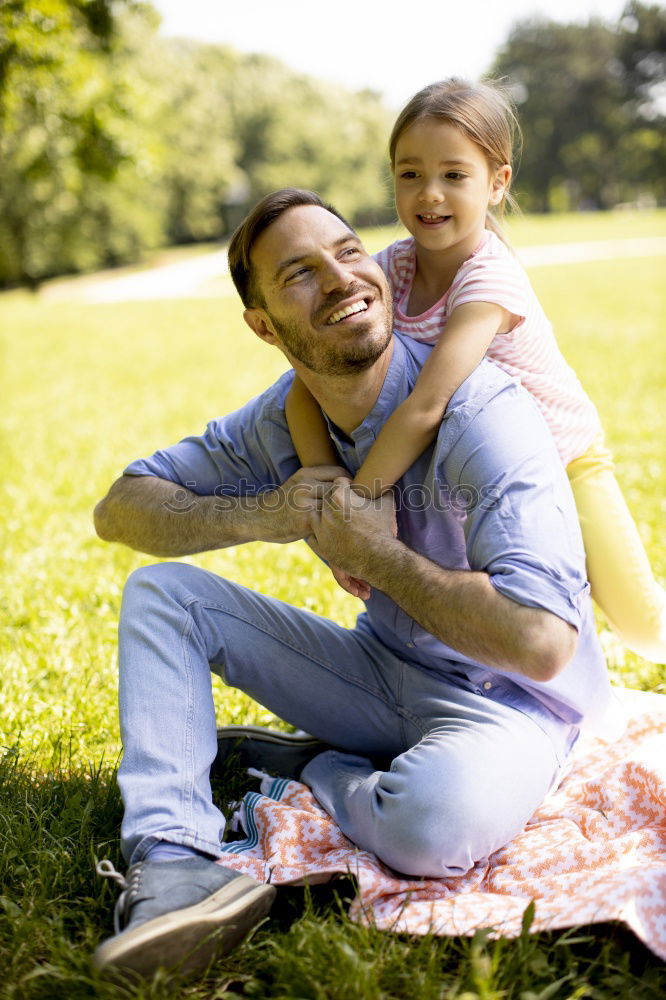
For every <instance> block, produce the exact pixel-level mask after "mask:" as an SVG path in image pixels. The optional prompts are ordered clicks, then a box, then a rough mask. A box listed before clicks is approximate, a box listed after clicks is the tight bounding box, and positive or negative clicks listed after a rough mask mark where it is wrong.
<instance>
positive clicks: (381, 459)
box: [329, 302, 518, 497]
mask: <svg viewBox="0 0 666 1000" xmlns="http://www.w3.org/2000/svg"><path fill="white" fill-rule="evenodd" d="M517 322H518V317H517V316H514V315H513V314H512V313H510V312H508V311H507V310H506V309H503V308H502V307H501V306H498V305H495V303H493V302H469V303H467V304H466V305H462V306H458V308H457V309H454V310H453V312H452V313H451V316H450V317H449V319H448V320H447V323H446V328H445V330H444V332H443V333H442V335H441V337H440V339H439V340H438V341H437V343H436V345H435V347H434V348H433V351H432V354H431V355H430V357H429V358H428V360H427V361H426V363H425V364H424V366H423V368H422V369H421V374H420V375H419V377H418V379H417V382H416V385H415V386H414V388H413V390H412V392H411V394H410V395H409V396H408V397H407V399H406V400H405V401H404V403H401V404H400V406H399V407H398V408H397V410H394V411H393V413H392V414H391V416H390V417H389V419H388V420H387V421H386V423H385V424H384V426H383V427H382V429H381V431H380V433H379V435H378V437H377V440H376V441H375V443H374V445H373V446H372V448H371V449H370V452H369V454H368V455H367V457H366V459H365V462H364V463H363V465H362V466H361V468H360V469H359V471H358V473H357V474H356V478H355V479H354V481H353V483H352V486H353V487H354V488H355V489H357V490H358V492H361V493H365V494H366V495H370V496H373V497H376V496H379V494H381V493H383V492H384V491H385V490H387V489H390V488H391V486H394V485H395V483H396V482H397V481H398V479H400V477H401V476H403V475H404V474H405V472H406V471H407V469H408V468H409V467H410V466H411V465H412V464H413V463H414V462H415V461H416V459H417V458H418V457H419V455H420V454H421V453H422V452H424V451H425V449H426V448H427V447H428V445H429V444H430V443H431V442H432V441H433V440H434V439H435V438H436V437H437V433H438V431H439V426H440V424H441V422H442V417H443V416H444V411H445V410H446V407H447V406H448V404H449V400H450V399H451V396H452V395H453V393H454V392H455V391H456V389H457V388H458V387H459V386H460V385H461V384H462V383H463V382H464V381H465V379H466V378H467V376H468V375H471V373H472V372H473V371H474V369H475V368H476V366H477V365H478V364H479V362H480V361H481V359H482V358H483V356H484V354H485V353H486V351H487V350H488V347H489V345H490V342H491V340H492V339H493V337H494V336H495V335H496V334H497V333H499V332H500V331H501V332H508V331H509V330H511V329H512V328H513V327H514V326H515V324H516V323H517ZM329 464H330V463H329Z"/></svg>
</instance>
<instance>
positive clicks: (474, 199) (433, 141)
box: [393, 118, 511, 263]
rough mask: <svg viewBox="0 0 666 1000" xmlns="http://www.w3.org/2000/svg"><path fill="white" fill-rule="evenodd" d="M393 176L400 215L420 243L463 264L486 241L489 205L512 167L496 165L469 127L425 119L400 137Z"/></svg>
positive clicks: (500, 194) (499, 196)
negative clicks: (463, 128) (470, 134)
mask: <svg viewBox="0 0 666 1000" xmlns="http://www.w3.org/2000/svg"><path fill="white" fill-rule="evenodd" d="M393 176H394V181H395V201H396V207H397V210H398V215H399V216H400V219H401V221H402V223H403V225H404V226H405V227H406V228H407V229H408V230H409V232H410V233H411V234H412V236H413V237H414V239H415V240H416V242H417V244H418V245H419V247H421V248H422V249H424V250H428V251H433V252H445V253H446V256H447V259H448V258H459V263H462V262H463V260H466V259H467V257H469V255H470V254H471V253H473V251H474V250H475V249H476V247H477V246H478V244H479V242H480V240H481V237H482V235H483V230H484V228H485V219H486V210H487V208H488V206H489V205H497V204H498V203H499V202H500V201H501V200H502V197H503V196H504V193H505V191H506V188H507V186H508V183H509V180H510V178H511V167H510V166H509V165H508V164H505V165H504V166H502V167H500V168H499V169H498V170H493V169H491V167H490V165H489V163H488V160H487V159H486V156H485V153H484V152H483V150H482V149H481V147H480V146H477V144H476V143H475V142H473V141H472V140H471V139H470V138H468V136H466V135H465V134H464V133H463V132H461V131H460V130H459V129H457V128H456V127H455V126H453V125H450V124H449V123H448V122H442V121H437V120H436V119H433V118H424V119H422V120H421V121H417V122H415V123H414V125H412V126H411V128H408V129H407V130H406V131H405V132H403V134H402V135H401V136H400V138H399V139H398V143H397V146H396V151H395V167H394V175H393Z"/></svg>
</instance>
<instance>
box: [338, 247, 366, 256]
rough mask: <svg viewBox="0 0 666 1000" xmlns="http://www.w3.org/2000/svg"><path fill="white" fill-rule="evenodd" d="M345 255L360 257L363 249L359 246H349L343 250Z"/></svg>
mask: <svg viewBox="0 0 666 1000" xmlns="http://www.w3.org/2000/svg"><path fill="white" fill-rule="evenodd" d="M342 256H343V257H360V256H361V251H360V250H359V248H358V247H347V249H346V250H343V251H342Z"/></svg>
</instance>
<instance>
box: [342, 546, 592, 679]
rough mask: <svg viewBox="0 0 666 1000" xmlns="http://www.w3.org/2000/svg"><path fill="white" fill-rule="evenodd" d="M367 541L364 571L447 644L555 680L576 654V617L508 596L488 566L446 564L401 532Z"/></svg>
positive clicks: (499, 664) (373, 583)
mask: <svg viewBox="0 0 666 1000" xmlns="http://www.w3.org/2000/svg"><path fill="white" fill-rule="evenodd" d="M368 542H369V544H367V545H366V546H365V549H364V556H363V566H362V567H358V569H359V575H360V576H363V578H364V579H366V580H367V581H368V583H370V585H371V586H373V587H377V588H378V589H379V590H382V591H383V592H384V593H385V594H387V595H388V596H389V597H390V598H392V600H394V601H395V602H396V604H398V605H399V606H400V607H401V608H402V609H403V611H405V612H406V613H407V614H408V615H409V616H410V617H412V618H413V619H414V620H415V621H417V622H418V624H419V625H421V626H422V627H423V628H424V629H425V630H426V631H427V632H430V633H431V634H432V635H434V636H435V637H436V638H438V639H440V640H441V641H442V642H444V643H446V645H447V646H451V647H452V648H453V649H456V650H458V651H459V652H460V653H463V654H464V655H465V656H469V657H470V658H472V659H474V660H478V661H479V662H481V663H487V664H488V665H489V666H492V667H496V668H498V669H500V670H509V671H513V672H516V673H522V674H525V675H526V676H528V677H531V678H532V679H533V680H537V681H547V680H551V679H552V678H553V677H555V676H556V675H557V674H558V673H559V672H560V670H562V669H563V667H564V666H565V665H566V663H567V662H568V661H569V659H570V658H571V657H572V656H573V653H574V651H575V644H576V631H575V629H574V628H573V627H572V626H571V625H568V624H567V623H566V622H564V621H563V620H562V619H560V618H558V617H557V616H556V615H553V614H551V613H550V612H548V611H544V610H541V609H539V608H529V607H525V606H524V605H521V604H518V603H516V602H515V601H512V600H510V599H509V598H508V597H504V595H503V594H500V593H499V592H498V591H497V590H496V589H495V588H494V587H493V585H492V583H491V582H490V578H489V576H488V575H487V574H486V573H478V572H472V571H469V570H447V569H443V568H442V567H441V566H438V565H437V564H436V563H433V562H431V561H430V560H429V559H426V558H425V557H424V556H421V555H419V554H418V553H416V552H414V551H413V550H411V549H409V548H407V546H405V545H404V544H403V543H402V542H400V541H398V540H397V539H393V538H386V537H380V536H377V537H376V538H374V539H368Z"/></svg>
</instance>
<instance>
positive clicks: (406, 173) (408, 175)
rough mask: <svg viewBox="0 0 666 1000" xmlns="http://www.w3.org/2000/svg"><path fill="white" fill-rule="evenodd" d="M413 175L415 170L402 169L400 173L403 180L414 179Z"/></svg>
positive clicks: (414, 175)
mask: <svg viewBox="0 0 666 1000" xmlns="http://www.w3.org/2000/svg"><path fill="white" fill-rule="evenodd" d="M415 177H416V171H415V170H403V171H402V173H401V174H400V178H401V180H403V181H412V180H414V178H415Z"/></svg>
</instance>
